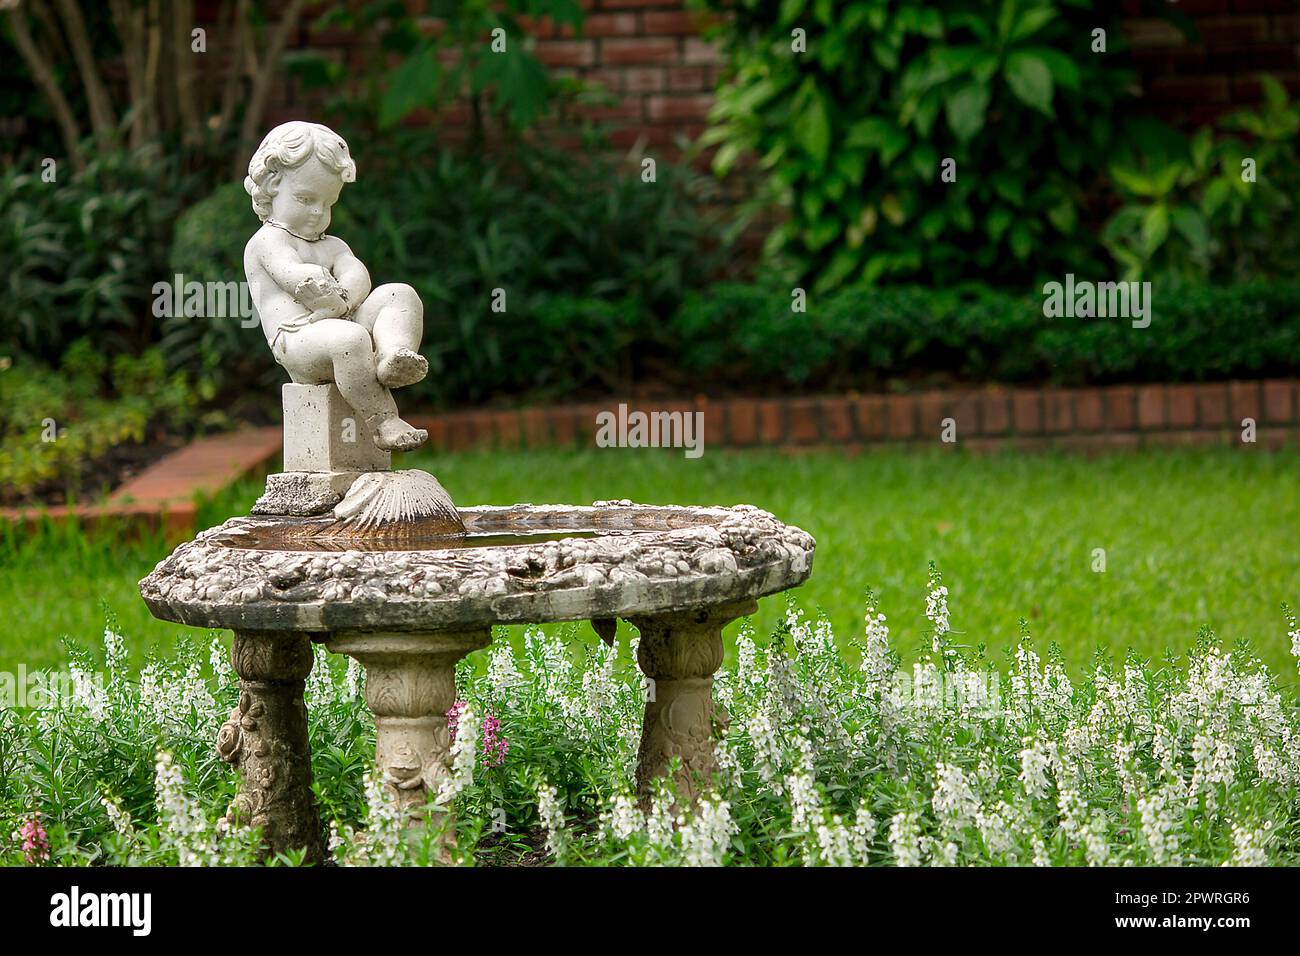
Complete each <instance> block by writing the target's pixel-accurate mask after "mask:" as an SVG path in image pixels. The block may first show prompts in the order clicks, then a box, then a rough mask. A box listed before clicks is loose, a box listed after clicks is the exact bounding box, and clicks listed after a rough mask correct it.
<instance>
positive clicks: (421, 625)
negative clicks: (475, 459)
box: [140, 123, 814, 861]
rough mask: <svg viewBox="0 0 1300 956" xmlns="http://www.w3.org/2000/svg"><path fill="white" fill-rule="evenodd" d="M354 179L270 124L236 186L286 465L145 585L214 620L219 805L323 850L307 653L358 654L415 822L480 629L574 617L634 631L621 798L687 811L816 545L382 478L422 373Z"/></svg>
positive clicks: (769, 523)
mask: <svg viewBox="0 0 1300 956" xmlns="http://www.w3.org/2000/svg"><path fill="white" fill-rule="evenodd" d="M354 177H355V166H354V165H353V162H352V159H351V157H350V155H349V153H348V148H347V145H346V143H344V142H343V140H342V139H341V138H339V137H338V135H337V134H336V133H333V132H332V131H330V130H328V129H327V128H326V127H323V126H319V125H316V124H309V123H287V124H284V125H283V126H280V127H277V128H276V129H274V130H272V131H271V132H270V133H269V134H268V135H267V137H266V139H265V140H264V141H263V142H262V145H261V146H260V147H259V148H258V151H257V153H256V154H254V157H253V160H252V162H251V163H250V164H249V178H248V180H246V182H245V187H246V188H247V189H248V191H249V193H250V195H251V196H252V201H253V207H254V210H255V211H257V212H258V214H259V216H260V217H261V218H262V220H263V227H262V229H261V230H260V231H259V232H258V233H257V234H256V235H255V236H254V237H253V239H252V240H251V241H250V242H249V244H248V250H247V252H246V254H245V267H246V269H247V271H248V278H249V282H250V285H251V286H252V289H253V293H254V298H255V302H256V303H257V305H258V312H259V315H260V317H261V321H262V327H263V331H264V332H265V333H266V336H267V341H268V343H269V344H270V345H271V348H272V352H273V354H274V355H275V357H276V360H277V361H278V362H279V363H280V364H281V365H283V366H284V367H285V368H286V370H287V371H288V372H289V374H290V377H291V378H292V380H293V382H292V384H289V385H286V386H284V395H283V399H284V428H285V439H284V471H283V472H280V473H278V474H273V475H271V476H269V477H268V479H267V487H266V493H265V494H264V495H263V496H262V497H261V498H260V499H259V500H258V502H257V504H256V505H255V507H254V509H253V513H252V514H251V515H249V516H241V517H235V518H231V519H230V520H228V521H226V522H225V523H224V524H222V525H221V526H219V527H216V528H211V529H208V530H207V531H204V532H202V533H200V534H199V535H197V536H196V537H195V539H194V540H193V541H190V542H187V543H185V544H182V545H181V546H180V547H178V548H177V549H176V550H175V551H174V552H173V553H172V554H171V555H170V556H168V557H167V558H165V559H164V560H163V561H162V562H160V563H159V565H158V566H157V567H156V568H155V569H154V570H153V572H152V573H151V574H149V576H148V577H146V578H145V579H144V580H143V581H141V582H140V593H141V595H142V596H143V597H144V600H145V602H146V603H147V604H148V606H149V609H150V611H151V612H152V613H153V614H154V615H155V616H156V617H159V618H161V619H163V620H168V621H176V622H179V623H182V624H189V625H195V626H200V627H217V628H229V629H231V630H233V631H234V634H235V637H234V642H233V645H232V648H231V663H232V665H233V666H234V669H235V671H236V673H237V674H238V675H239V679H240V694H239V705H238V707H237V708H236V709H235V710H234V711H233V712H232V713H231V715H230V719H229V720H228V721H227V722H226V724H225V725H224V726H223V727H222V729H221V732H220V734H219V736H218V739H217V750H218V752H219V753H220V754H221V756H222V757H223V758H224V759H226V760H227V761H229V762H230V763H232V764H233V765H234V766H235V767H237V768H238V770H239V772H240V774H241V788H240V792H239V794H238V796H237V798H236V799H235V801H234V803H233V804H232V806H231V811H230V815H231V817H232V818H233V819H236V820H238V821H240V822H243V823H248V824H251V825H254V826H260V827H261V828H262V831H263V836H264V840H265V842H266V845H267V848H268V850H269V851H271V852H278V851H284V850H290V849H304V850H305V851H306V856H307V859H308V860H310V861H319V860H321V859H322V858H323V855H324V848H323V843H322V832H321V825H320V820H319V816H318V813H317V810H316V806H315V803H314V799H313V795H312V791H311V779H312V778H311V754H310V752H309V748H308V737H307V714H306V706H305V703H304V699H303V690H304V684H305V680H306V678H307V675H308V673H309V672H310V670H311V666H312V660H313V655H312V649H311V644H312V643H313V642H317V643H323V644H324V645H325V646H326V647H327V648H328V649H329V650H331V651H335V652H338V653H342V654H347V655H349V656H351V657H354V658H356V659H357V660H358V661H360V662H361V664H362V665H363V666H364V667H365V670H366V689H365V699H366V703H367V705H368V706H369V708H370V710H371V712H372V713H373V714H374V717H375V739H376V746H375V759H376V763H377V765H378V768H379V771H380V773H381V775H382V778H383V780H384V784H385V787H386V788H387V789H388V791H389V792H390V793H391V794H392V796H393V797H394V798H395V799H396V801H397V802H398V804H399V805H400V806H402V807H403V808H405V810H406V811H407V812H408V814H409V818H410V819H411V821H412V823H413V824H416V825H418V823H419V822H420V821H421V820H423V819H424V818H425V814H426V813H427V812H429V809H430V800H431V798H432V797H433V796H434V795H435V794H436V793H437V791H438V789H439V784H440V782H441V780H442V779H443V778H444V776H446V775H447V774H448V773H449V754H450V744H451V740H450V737H449V733H448V727H447V716H446V715H447V711H448V710H450V709H451V706H452V704H453V703H454V701H455V697H456V687H455V666H456V662H457V661H458V660H460V659H461V658H462V657H464V656H465V655H466V654H468V653H470V652H471V651H474V650H476V649H478V648H481V647H484V646H486V645H487V644H488V643H489V642H490V639H491V629H492V626H493V625H494V624H521V623H544V622H550V621H574V620H589V621H591V622H592V624H593V626H594V627H595V629H596V631H597V633H598V634H600V636H601V637H602V638H603V639H605V640H609V641H612V640H613V637H614V633H615V629H616V627H617V619H618V618H623V619H624V620H626V621H629V622H630V623H631V624H632V625H633V626H635V627H636V628H637V629H638V630H639V631H640V633H641V640H640V643H639V648H638V654H637V659H638V663H639V665H640V667H641V669H642V671H643V672H644V674H645V675H646V677H647V678H649V679H650V682H651V683H650V687H651V693H650V694H649V695H648V699H647V702H646V708H645V722H644V725H643V729H642V736H641V746H640V752H639V758H638V760H639V762H638V769H637V786H638V791H639V793H640V794H641V796H642V798H643V799H644V798H646V797H647V796H648V794H649V793H650V791H651V789H652V783H653V781H654V780H655V779H656V778H658V777H660V776H663V775H665V774H667V773H668V772H669V768H670V764H671V763H672V761H673V760H674V758H677V760H678V761H679V762H678V763H677V764H676V766H677V770H676V776H675V783H676V786H677V791H678V793H679V795H681V796H682V797H683V798H685V799H688V800H694V799H696V798H697V797H698V795H699V794H700V792H701V791H702V790H703V789H704V788H707V787H708V786H709V785H710V784H711V782H712V779H713V775H714V772H715V771H716V769H717V763H716V757H715V754H714V746H713V743H714V740H715V738H716V735H717V733H718V732H719V730H720V729H721V728H723V727H724V726H725V723H726V715H725V714H724V713H721V712H720V711H719V710H718V709H717V708H716V707H715V705H714V702H713V696H712V686H713V674H714V673H715V672H716V671H717V669H718V667H719V666H720V665H721V663H722V651H723V647H722V628H723V627H724V626H725V625H726V624H727V623H728V622H729V621H732V620H734V619H736V618H738V617H741V616H743V615H746V614H749V613H752V612H753V611H754V610H755V608H756V603H755V602H756V599H757V598H759V597H762V596H764V595H768V594H773V593H776V592H778V591H782V590H785V589H787V588H791V587H795V586H797V585H799V584H801V583H802V582H803V581H804V580H805V579H806V578H807V577H808V575H809V574H810V573H811V570H812V557H813V550H814V542H813V539H812V537H811V536H809V535H808V534H807V533H805V532H804V531H802V530H800V529H798V528H795V527H791V526H787V525H784V524H782V523H781V522H780V521H778V520H777V519H776V518H774V517H773V516H772V515H770V514H768V513H767V512H765V511H761V510H759V509H757V508H754V507H752V506H749V505H738V506H735V507H727V508H724V507H678V506H651V505H637V504H633V503H632V502H630V501H625V500H624V501H598V502H595V503H594V504H592V505H591V506H590V507H579V506H569V505H531V504H516V505H511V506H508V507H486V506H485V507H474V508H460V509H458V508H457V507H456V506H455V505H454V503H453V502H452V500H451V498H450V496H449V495H448V494H447V493H446V491H445V490H444V489H443V488H442V486H441V485H440V484H439V483H438V482H437V480H436V479H435V478H434V477H433V476H432V475H429V474H427V473H425V472H422V471H416V470H406V471H394V470H392V468H391V457H390V455H391V452H393V451H402V450H408V449H410V448H414V447H417V446H418V445H420V444H421V443H423V442H424V441H425V440H426V438H427V435H426V434H425V433H424V432H423V431H421V430H419V429H415V428H412V427H411V426H410V425H408V424H407V423H406V422H404V421H402V420H401V419H400V418H399V417H398V416H397V408H396V404H395V403H394V401H393V398H392V394H391V389H392V388H395V387H398V386H400V385H405V384H411V383H412V382H414V381H418V379H419V378H420V377H422V376H423V374H424V373H425V371H427V363H426V362H425V360H424V359H423V358H422V357H421V356H420V355H419V346H420V338H421V334H422V330H421V318H422V313H421V305H420V301H419V298H418V296H416V295H415V293H414V291H413V290H411V289H410V287H409V286H401V285H388V286H380V287H378V288H375V289H371V287H370V278H369V275H368V273H367V272H366V269H365V267H364V266H363V265H362V264H361V263H360V261H359V260H357V259H356V258H355V257H354V256H352V254H351V252H350V250H348V249H347V246H346V245H345V244H344V243H342V241H341V240H338V239H335V238H334V237H332V236H328V235H325V232H324V230H325V228H326V227H327V226H328V224H329V212H330V207H332V205H333V203H334V202H335V201H336V200H337V198H338V195H339V192H340V190H341V188H342V185H343V184H344V183H345V182H350V181H352V179H353V178H354Z"/></svg>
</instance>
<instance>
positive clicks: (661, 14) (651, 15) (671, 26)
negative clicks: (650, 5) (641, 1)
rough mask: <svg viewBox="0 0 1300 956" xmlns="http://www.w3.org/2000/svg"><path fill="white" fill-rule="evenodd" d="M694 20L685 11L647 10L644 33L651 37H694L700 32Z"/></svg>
mask: <svg viewBox="0 0 1300 956" xmlns="http://www.w3.org/2000/svg"><path fill="white" fill-rule="evenodd" d="M694 21H695V18H694V17H692V16H691V15H690V14H689V13H687V12H686V11H685V10H661V11H653V10H647V11H646V12H645V32H646V33H648V34H651V35H654V34H661V35H667V36H694V35H695V34H697V33H699V32H700V29H699V27H698V26H697V25H696V24H695V22H694Z"/></svg>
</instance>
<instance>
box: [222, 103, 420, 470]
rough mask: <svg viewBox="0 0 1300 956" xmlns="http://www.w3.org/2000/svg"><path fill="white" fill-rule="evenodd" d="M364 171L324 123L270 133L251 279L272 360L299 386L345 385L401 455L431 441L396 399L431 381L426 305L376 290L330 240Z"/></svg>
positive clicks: (370, 424) (248, 254) (250, 256)
mask: <svg viewBox="0 0 1300 956" xmlns="http://www.w3.org/2000/svg"><path fill="white" fill-rule="evenodd" d="M356 170H357V167H356V164H355V163H354V162H353V161H352V157H351V156H350V155H349V153H348V144H347V143H346V142H344V141H343V138H342V137H341V136H339V134H338V133H335V132H334V131H333V130H331V129H329V128H328V127H326V126H322V125H320V124H319V123H306V122H301V121H295V122H292V123H284V124H282V125H280V126H277V127H276V128H275V129H273V130H271V132H269V133H267V134H266V138H265V139H263V140H262V145H260V146H258V147H257V152H255V153H254V154H253V159H252V161H251V162H249V164H248V177H247V178H246V179H245V180H244V189H246V190H247V191H248V194H249V195H250V196H252V199H253V210H254V211H255V212H256V213H257V215H258V218H260V219H261V220H262V228H261V229H259V230H258V231H257V232H256V233H255V234H254V235H253V238H252V239H250V240H249V241H248V245H247V246H246V247H245V248H244V272H245V273H246V274H247V276H248V285H249V289H250V291H251V293H252V296H253V301H254V303H255V304H256V306H257V311H258V314H259V316H260V317H261V321H262V331H263V332H264V333H265V334H266V341H267V343H268V344H269V345H270V346H271V354H272V355H274V356H275V360H276V361H277V362H278V363H280V365H282V366H284V368H285V369H286V370H287V371H288V372H289V375H290V377H291V378H292V379H293V381H294V382H295V383H298V384H300V385H321V384H326V383H329V382H333V383H335V384H336V385H337V386H338V389H339V392H341V393H342V395H343V397H344V398H345V399H346V400H347V402H348V403H349V404H350V405H351V406H352V407H353V408H354V409H356V411H357V412H358V414H359V415H361V416H362V418H363V420H364V429H365V433H366V434H367V435H368V436H369V437H370V438H372V439H373V441H374V443H375V444H376V445H377V446H378V447H379V448H381V449H384V450H385V451H400V450H404V449H409V448H415V447H416V446H418V445H421V444H423V443H424V442H425V440H426V439H427V438H428V437H429V435H428V432H426V431H424V429H421V428H415V427H413V426H412V425H410V424H408V423H407V422H404V421H403V420H402V419H401V418H399V417H398V415H397V403H396V402H394V401H393V395H392V392H391V391H389V390H390V389H393V388H398V387H400V386H402V385H411V384H413V383H415V382H418V381H420V379H422V378H424V376H425V375H426V374H427V373H428V370H429V363H428V361H427V360H426V359H425V358H424V356H422V355H421V354H420V351H419V350H420V339H421V337H422V335H423V333H424V323H423V316H424V307H423V305H422V304H421V303H420V297H419V295H417V294H416V291H415V290H414V289H412V288H411V287H410V286H409V285H405V284H403V283H390V284H387V285H381V286H379V287H378V288H375V289H372V288H371V287H370V273H369V272H368V271H367V270H366V267H365V266H364V265H362V263H361V260H360V259H358V258H357V257H356V256H354V255H353V254H352V250H351V249H349V248H348V245H347V243H345V242H344V241H343V240H342V239H339V238H336V237H335V236H328V235H326V234H325V230H326V229H327V228H329V224H330V210H331V209H332V208H333V206H334V204H335V203H336V202H337V201H338V198H339V193H340V192H341V191H342V189H343V184H344V183H350V182H353V181H355V180H356V174H357V173H356Z"/></svg>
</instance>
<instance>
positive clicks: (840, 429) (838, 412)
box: [821, 398, 853, 444]
mask: <svg viewBox="0 0 1300 956" xmlns="http://www.w3.org/2000/svg"><path fill="white" fill-rule="evenodd" d="M821 414H822V427H823V428H824V429H825V430H826V440H827V441H833V442H836V443H838V444H844V443H845V442H850V441H852V440H853V403H852V402H851V401H850V400H849V399H847V398H823V399H822V400H821Z"/></svg>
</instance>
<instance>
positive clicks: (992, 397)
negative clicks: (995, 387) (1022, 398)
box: [979, 392, 1011, 435]
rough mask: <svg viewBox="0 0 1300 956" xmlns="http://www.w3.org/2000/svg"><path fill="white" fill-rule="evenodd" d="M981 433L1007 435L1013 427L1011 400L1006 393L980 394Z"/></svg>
mask: <svg viewBox="0 0 1300 956" xmlns="http://www.w3.org/2000/svg"><path fill="white" fill-rule="evenodd" d="M979 404H980V434H982V435H1005V434H1006V433H1007V432H1008V431H1010V429H1011V401H1010V399H1009V398H1008V397H1007V395H1006V394H1005V393H1002V392H986V393H984V394H983V395H981V396H980V399H979Z"/></svg>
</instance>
